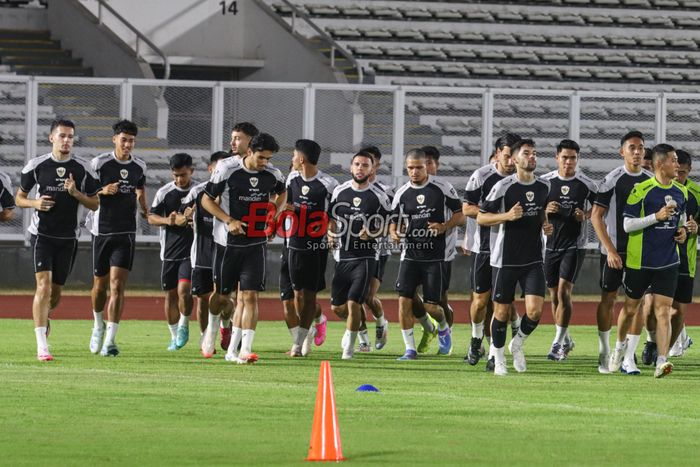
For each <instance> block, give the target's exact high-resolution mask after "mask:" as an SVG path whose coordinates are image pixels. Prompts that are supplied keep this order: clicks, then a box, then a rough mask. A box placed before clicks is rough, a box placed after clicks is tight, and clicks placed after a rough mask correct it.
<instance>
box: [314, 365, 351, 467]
mask: <svg viewBox="0 0 700 467" xmlns="http://www.w3.org/2000/svg"><path fill="white" fill-rule="evenodd" d="M306 460H307V461H336V462H337V461H344V460H345V458H344V457H343V448H342V447H341V446H340V430H339V429H338V416H337V415H336V412H335V391H333V376H332V375H331V363H330V362H329V361H323V362H321V372H320V373H319V375H318V392H317V393H316V408H315V410H314V424H313V427H312V428H311V444H310V445H309V455H308V456H307V457H306Z"/></svg>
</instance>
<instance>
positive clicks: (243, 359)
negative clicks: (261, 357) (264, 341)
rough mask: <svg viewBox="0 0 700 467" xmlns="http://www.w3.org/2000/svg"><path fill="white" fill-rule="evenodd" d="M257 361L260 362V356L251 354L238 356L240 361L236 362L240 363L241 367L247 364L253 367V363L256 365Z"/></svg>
mask: <svg viewBox="0 0 700 467" xmlns="http://www.w3.org/2000/svg"><path fill="white" fill-rule="evenodd" d="M257 361H258V354H256V353H253V352H251V353H249V354H247V355H243V354H240V355H239V356H238V359H237V360H236V363H238V364H239V365H247V364H251V365H252V364H253V363H256V362H257Z"/></svg>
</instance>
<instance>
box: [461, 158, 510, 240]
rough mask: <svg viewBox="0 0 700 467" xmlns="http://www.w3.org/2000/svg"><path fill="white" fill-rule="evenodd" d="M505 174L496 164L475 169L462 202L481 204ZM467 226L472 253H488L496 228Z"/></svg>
mask: <svg viewBox="0 0 700 467" xmlns="http://www.w3.org/2000/svg"><path fill="white" fill-rule="evenodd" d="M507 176H508V175H506V174H503V173H501V172H499V171H498V170H497V169H496V164H489V165H485V166H483V167H481V168H479V169H477V170H476V171H475V172H474V173H473V174H472V176H471V177H469V181H468V182H467V187H466V191H465V195H464V202H465V203H467V204H470V205H472V206H481V205H482V204H484V201H486V196H488V194H489V193H490V192H491V189H492V188H493V186H494V185H495V184H496V183H498V182H500V181H501V180H503V179H504V178H505V177H507ZM473 222H474V223H475V222H476V221H473ZM469 227H470V226H469V225H468V229H467V230H468V232H469V233H470V234H472V236H471V239H472V240H470V241H469V244H468V246H469V250H470V251H472V252H474V253H486V254H488V253H490V252H491V236H493V237H494V238H495V235H496V229H491V227H483V226H479V225H474V224H472V225H471V228H469Z"/></svg>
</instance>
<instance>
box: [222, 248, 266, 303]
mask: <svg viewBox="0 0 700 467" xmlns="http://www.w3.org/2000/svg"><path fill="white" fill-rule="evenodd" d="M266 256H267V245H266V244H265V243H260V244H258V245H251V246H246V247H234V246H221V245H216V252H215V253H214V284H216V291H217V292H218V293H220V294H223V295H228V294H230V293H231V292H233V291H235V290H237V289H238V288H239V285H240V289H241V290H255V291H258V292H261V291H263V290H265V259H266Z"/></svg>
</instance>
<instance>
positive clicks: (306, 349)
mask: <svg viewBox="0 0 700 467" xmlns="http://www.w3.org/2000/svg"><path fill="white" fill-rule="evenodd" d="M315 335H316V327H315V326H311V329H309V333H308V334H307V335H306V339H304V342H303V343H302V345H301V355H302V357H306V356H307V355H309V354H310V353H311V347H313V343H314V336H315Z"/></svg>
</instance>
